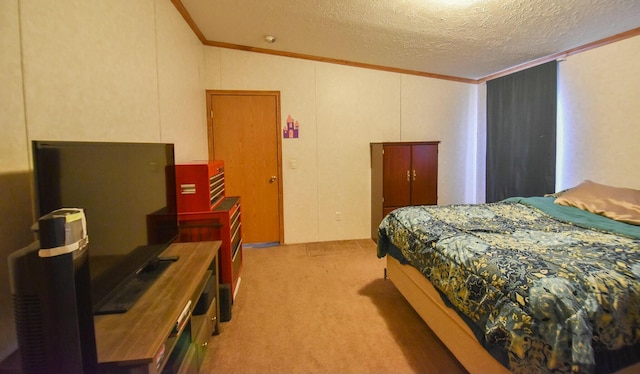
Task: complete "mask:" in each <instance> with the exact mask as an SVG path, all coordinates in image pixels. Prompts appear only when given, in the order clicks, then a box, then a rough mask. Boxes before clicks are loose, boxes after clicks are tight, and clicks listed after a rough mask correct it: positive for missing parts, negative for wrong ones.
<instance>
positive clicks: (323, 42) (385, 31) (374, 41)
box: [174, 0, 640, 79]
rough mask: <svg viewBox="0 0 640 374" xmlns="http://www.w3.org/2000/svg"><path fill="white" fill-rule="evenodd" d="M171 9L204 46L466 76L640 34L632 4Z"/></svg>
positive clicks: (464, 1)
mask: <svg viewBox="0 0 640 374" xmlns="http://www.w3.org/2000/svg"><path fill="white" fill-rule="evenodd" d="M174 2H177V3H182V5H183V6H184V9H185V10H186V12H187V13H188V14H189V16H190V17H191V18H192V20H193V22H194V24H195V27H196V28H197V29H199V30H200V32H201V33H202V35H203V36H204V39H205V40H206V41H207V42H215V43H229V44H232V45H235V46H243V47H251V48H260V49H269V50H274V51H280V52H287V53H292V54H301V55H310V56H316V57H319V58H327V59H334V60H344V61H351V62H354V63H361V64H371V65H376V66H383V67H390V68H395V69H403V70H409V71H418V72H424V73H430V74H438V75H446V76H453V77H460V78H467V79H481V78H484V77H487V76H490V75H492V74H496V73H498V72H501V71H503V70H506V69H509V68H512V67H514V66H518V65H521V64H524V63H527V62H530V61H533V60H537V59H540V58H544V57H545V56H549V55H553V54H556V53H559V52H563V51H567V50H570V49H573V48H576V47H580V46H583V45H585V44H588V43H591V42H595V41H598V40H601V39H605V38H607V37H610V36H613V35H616V34H619V33H622V32H626V31H629V30H632V29H637V28H639V27H640V1H638V0H215V1H214V0H181V1H174ZM265 35H274V36H275V37H276V38H277V40H276V42H275V43H273V44H269V43H267V42H266V41H265V40H264V36H265Z"/></svg>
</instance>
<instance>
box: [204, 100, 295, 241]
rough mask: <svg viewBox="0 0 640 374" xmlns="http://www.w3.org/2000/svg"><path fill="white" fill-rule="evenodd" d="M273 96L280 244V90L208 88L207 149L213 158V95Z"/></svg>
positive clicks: (282, 213)
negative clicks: (274, 104)
mask: <svg viewBox="0 0 640 374" xmlns="http://www.w3.org/2000/svg"><path fill="white" fill-rule="evenodd" d="M234 95H235V96H273V97H274V98H275V99H276V123H275V135H276V143H277V144H276V147H277V155H276V158H277V161H276V162H277V163H278V165H277V169H278V171H277V173H278V216H279V218H280V219H279V222H278V238H279V241H280V244H284V208H283V201H284V194H283V180H282V137H281V129H280V122H281V120H280V119H281V116H280V91H249V90H206V101H207V113H206V116H207V150H208V153H209V159H210V160H213V118H212V113H213V109H212V106H211V102H212V98H213V96H234Z"/></svg>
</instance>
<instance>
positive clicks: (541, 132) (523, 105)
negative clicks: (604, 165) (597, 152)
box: [486, 61, 558, 203]
mask: <svg viewBox="0 0 640 374" xmlns="http://www.w3.org/2000/svg"><path fill="white" fill-rule="evenodd" d="M557 72H558V63H557V62H556V61H552V62H548V63H546V64H543V65H539V66H536V67H533V68H530V69H527V70H524V71H521V72H517V73H514V74H511V75H508V76H505V77H501V78H497V79H494V80H491V81H488V82H487V175H486V177H487V180H486V186H487V189H486V201H487V202H488V203H490V202H495V201H500V200H502V199H505V198H508V197H512V196H542V195H544V194H545V193H550V192H554V189H555V175H556V93H557Z"/></svg>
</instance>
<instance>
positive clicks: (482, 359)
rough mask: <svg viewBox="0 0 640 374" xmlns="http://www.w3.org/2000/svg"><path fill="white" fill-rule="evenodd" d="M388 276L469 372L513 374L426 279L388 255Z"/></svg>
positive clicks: (414, 269) (411, 267) (412, 268)
mask: <svg viewBox="0 0 640 374" xmlns="http://www.w3.org/2000/svg"><path fill="white" fill-rule="evenodd" d="M387 277H389V279H391V281H392V282H393V284H394V285H395V286H396V288H397V289H398V290H399V291H400V293H401V294H402V295H403V296H404V297H405V299H407V301H408V302H409V304H411V306H412V307H413V309H415V311H416V312H418V314H419V315H420V317H422V319H423V320H424V321H425V322H426V323H427V325H429V328H431V330H432V331H433V332H434V333H435V334H436V335H437V336H438V338H439V339H440V341H442V343H444V345H445V346H446V347H447V348H448V349H449V351H450V352H451V353H453V355H454V356H456V358H457V359H458V361H459V362H460V364H462V366H464V368H465V369H467V371H469V373H496V374H497V373H509V372H510V371H509V369H507V368H506V367H504V366H503V365H502V364H500V363H499V362H498V361H497V360H496V359H494V358H493V356H491V355H490V354H489V353H488V352H487V351H486V350H485V349H484V347H483V346H482V345H481V344H480V343H479V342H478V340H477V339H476V337H475V335H474V334H473V332H472V331H471V329H470V328H469V326H467V324H466V323H465V322H464V321H463V320H462V318H460V316H459V315H458V314H457V313H456V312H455V311H454V310H453V309H451V308H450V307H448V306H446V305H445V304H444V302H443V301H442V298H441V297H440V294H439V293H438V291H436V289H435V288H434V287H433V285H432V284H431V282H429V280H428V279H427V278H425V276H424V275H423V274H422V273H420V272H419V271H418V269H416V268H414V267H413V266H410V265H402V264H401V263H400V262H399V261H398V260H396V259H395V258H393V257H391V256H389V255H387Z"/></svg>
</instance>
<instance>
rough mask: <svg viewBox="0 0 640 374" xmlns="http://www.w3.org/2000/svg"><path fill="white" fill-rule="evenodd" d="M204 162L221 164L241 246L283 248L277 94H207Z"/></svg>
mask: <svg viewBox="0 0 640 374" xmlns="http://www.w3.org/2000/svg"><path fill="white" fill-rule="evenodd" d="M207 109H208V111H209V113H210V118H209V121H208V122H209V157H210V158H211V159H214V160H222V161H224V164H225V184H226V194H227V196H240V204H241V209H242V236H243V242H244V243H282V242H283V236H284V235H283V233H284V230H283V219H282V178H281V175H282V168H281V166H280V165H281V162H280V161H281V143H280V142H281V140H280V125H279V124H280V95H279V93H278V92H263V91H260V92H247V91H207Z"/></svg>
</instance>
